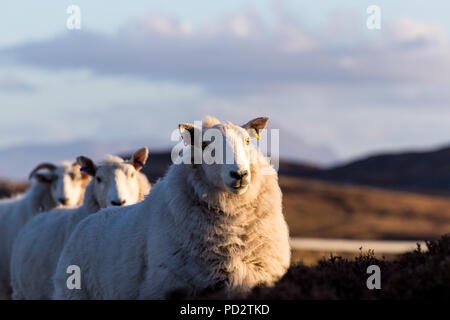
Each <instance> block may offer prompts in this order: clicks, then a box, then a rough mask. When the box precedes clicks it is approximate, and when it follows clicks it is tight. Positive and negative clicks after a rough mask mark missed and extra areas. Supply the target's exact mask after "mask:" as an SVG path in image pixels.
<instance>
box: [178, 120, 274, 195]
mask: <svg viewBox="0 0 450 320" xmlns="http://www.w3.org/2000/svg"><path fill="white" fill-rule="evenodd" d="M268 120H269V118H266V117H260V118H256V119H253V120H250V121H249V122H247V123H246V124H244V125H242V126H237V125H234V124H232V123H230V122H227V123H220V122H219V121H218V120H217V119H215V118H211V117H208V118H207V125H203V128H201V127H198V126H195V125H194V124H190V123H182V124H180V125H179V131H180V134H181V136H182V139H183V141H184V144H185V145H186V146H187V151H188V153H190V161H191V163H193V164H194V166H195V167H201V169H202V170H203V171H204V175H205V177H206V178H207V179H208V181H209V182H210V183H211V184H212V185H214V186H216V187H219V188H223V189H225V190H227V191H229V192H232V193H234V194H244V193H245V192H246V191H247V189H248V186H249V184H250V183H251V180H252V173H251V170H250V164H251V156H250V151H251V148H252V146H251V145H250V140H252V139H259V137H260V132H261V131H262V130H263V129H264V128H265V127H266V126H267V122H268Z"/></svg>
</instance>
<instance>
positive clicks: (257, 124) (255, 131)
mask: <svg viewBox="0 0 450 320" xmlns="http://www.w3.org/2000/svg"><path fill="white" fill-rule="evenodd" d="M268 122H269V118H267V117H260V118H256V119H253V120H250V121H249V122H247V123H246V124H244V125H243V126H242V128H244V129H245V130H247V131H248V134H249V135H250V138H251V139H258V140H259V139H260V138H261V137H260V135H259V134H260V132H261V131H262V130H264V129H265V128H266V126H267V123H268Z"/></svg>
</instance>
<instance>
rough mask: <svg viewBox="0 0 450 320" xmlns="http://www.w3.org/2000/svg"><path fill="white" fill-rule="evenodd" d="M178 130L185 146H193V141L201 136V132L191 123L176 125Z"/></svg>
mask: <svg viewBox="0 0 450 320" xmlns="http://www.w3.org/2000/svg"><path fill="white" fill-rule="evenodd" d="M178 129H179V130H180V134H181V137H182V138H183V141H184V145H185V146H187V145H193V144H194V139H195V138H197V139H198V138H199V137H201V136H202V135H201V134H202V130H201V129H200V128H198V127H197V126H195V125H193V124H191V123H181V124H179V125H178Z"/></svg>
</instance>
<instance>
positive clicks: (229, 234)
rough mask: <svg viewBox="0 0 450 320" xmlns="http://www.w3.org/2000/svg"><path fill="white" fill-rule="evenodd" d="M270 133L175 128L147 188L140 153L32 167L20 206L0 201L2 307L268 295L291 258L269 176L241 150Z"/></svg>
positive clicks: (264, 163)
mask: <svg viewBox="0 0 450 320" xmlns="http://www.w3.org/2000/svg"><path fill="white" fill-rule="evenodd" d="M267 122H268V118H264V117H260V118H256V119H253V120H250V121H248V122H247V123H245V124H243V125H234V124H232V123H230V122H225V123H222V122H220V121H219V120H217V119H216V118H213V117H209V116H207V117H206V118H205V119H204V121H203V123H202V125H200V126H198V125H197V124H195V125H194V124H191V123H181V124H180V125H179V128H178V129H179V133H180V135H181V139H182V142H181V143H180V144H179V146H180V148H179V150H177V152H175V153H174V152H172V160H173V163H172V164H171V165H170V166H169V168H168V170H167V172H166V174H165V176H164V177H162V178H160V179H159V180H158V181H157V182H156V183H155V184H154V185H153V186H152V185H151V184H150V183H149V182H148V180H147V178H146V177H145V175H144V174H143V173H141V169H142V168H143V167H144V166H145V165H149V166H150V169H151V156H150V160H149V161H148V163H147V158H148V157H149V151H148V149H147V148H142V149H139V150H137V151H136V152H135V153H134V154H133V155H132V157H131V159H129V160H124V159H122V158H119V157H115V156H106V157H105V158H104V159H103V160H102V161H100V162H94V161H93V160H91V159H89V158H88V157H85V156H79V157H78V158H77V159H76V161H71V162H63V163H61V164H51V163H43V164H40V165H37V167H36V168H35V169H34V170H33V171H32V172H31V174H30V179H31V181H32V182H31V186H30V187H29V189H28V190H27V192H26V193H25V194H23V195H19V196H17V197H14V198H12V199H8V200H1V201H0V229H1V230H0V299H18V300H23V299H25V300H30V299H33V300H36V299H58V300H59V299H82V300H85V299H95V300H99V299H167V298H169V297H171V295H173V294H174V293H176V292H177V291H179V290H183V292H185V293H186V294H188V295H189V296H192V297H195V296H201V295H203V294H205V293H207V292H215V293H220V294H221V295H223V296H224V297H234V296H237V295H239V296H242V297H245V296H246V295H248V294H249V293H250V292H251V291H252V290H253V289H254V288H256V287H260V288H270V287H272V286H273V285H275V283H276V282H277V281H278V280H279V279H280V278H281V277H283V275H284V274H285V273H286V271H287V269H288V268H289V266H290V258H291V257H290V252H291V251H290V246H289V231H288V227H287V224H286V221H285V219H284V216H283V211H282V193H281V190H280V187H279V184H278V175H277V172H276V171H275V169H274V168H273V167H272V166H271V164H270V161H269V159H268V158H266V157H265V156H263V155H262V154H261V152H260V151H259V148H257V147H256V146H255V144H253V143H250V142H251V140H253V139H259V138H260V133H261V131H262V130H264V129H265V127H266V125H267ZM174 155H175V156H174ZM199 159H200V161H198V160H199Z"/></svg>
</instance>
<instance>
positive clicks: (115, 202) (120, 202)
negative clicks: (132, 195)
mask: <svg viewBox="0 0 450 320" xmlns="http://www.w3.org/2000/svg"><path fill="white" fill-rule="evenodd" d="M125 202H126V200H122V201H111V204H112V205H113V206H123V205H124V204H125Z"/></svg>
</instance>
